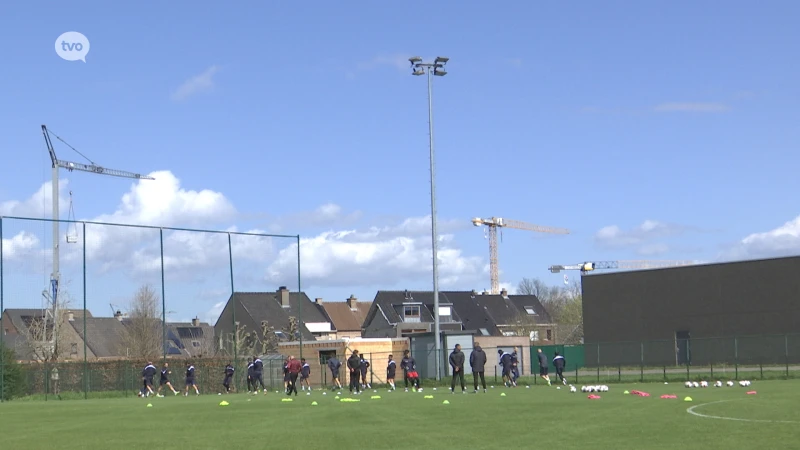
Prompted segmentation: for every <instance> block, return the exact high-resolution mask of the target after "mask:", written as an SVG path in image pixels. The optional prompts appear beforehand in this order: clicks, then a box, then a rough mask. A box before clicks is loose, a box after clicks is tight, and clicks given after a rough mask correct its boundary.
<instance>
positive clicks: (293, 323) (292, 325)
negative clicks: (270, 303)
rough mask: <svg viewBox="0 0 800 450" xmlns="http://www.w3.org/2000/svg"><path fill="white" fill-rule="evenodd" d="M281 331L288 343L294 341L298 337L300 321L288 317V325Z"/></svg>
mask: <svg viewBox="0 0 800 450" xmlns="http://www.w3.org/2000/svg"><path fill="white" fill-rule="evenodd" d="M281 331H283V333H284V334H285V335H286V336H288V338H289V340H290V341H294V340H295V339H297V338H298V337H299V336H300V321H299V320H298V319H297V317H295V316H289V323H287V324H286V326H285V327H283V329H282V330H281Z"/></svg>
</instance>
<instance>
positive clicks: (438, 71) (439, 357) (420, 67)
mask: <svg viewBox="0 0 800 450" xmlns="http://www.w3.org/2000/svg"><path fill="white" fill-rule="evenodd" d="M408 60H409V61H410V62H411V70H412V72H411V75H415V76H420V75H426V74H427V75H428V147H429V150H430V172H431V253H432V255H431V256H432V260H433V323H434V334H435V335H436V338H435V339H434V352H435V354H436V358H435V361H436V364H435V366H436V379H437V380H441V377H442V364H443V357H444V355H443V354H442V348H441V333H442V332H441V322H440V319H439V256H438V252H439V239H438V232H437V225H436V158H435V153H434V148H433V75H436V76H439V77H441V76H444V75H446V74H447V72H445V71H444V65H445V64H447V61H449V60H450V58H446V57H444V56H437V57H436V59H435V60H434V62H432V63H426V62H424V61H423V60H422V58H420V57H419V56H414V57H411V58H408Z"/></svg>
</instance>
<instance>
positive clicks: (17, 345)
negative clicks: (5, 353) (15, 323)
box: [3, 334, 33, 361]
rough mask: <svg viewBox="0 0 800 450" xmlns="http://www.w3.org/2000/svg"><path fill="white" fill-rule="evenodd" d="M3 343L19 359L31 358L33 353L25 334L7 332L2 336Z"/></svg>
mask: <svg viewBox="0 0 800 450" xmlns="http://www.w3.org/2000/svg"><path fill="white" fill-rule="evenodd" d="M3 345H5V346H6V348H8V349H10V350H11V351H13V352H14V356H15V357H16V359H17V360H20V361H29V360H31V359H33V354H32V352H31V349H30V347H29V346H28V341H27V339H26V338H25V336H23V335H21V334H7V335H5V336H3Z"/></svg>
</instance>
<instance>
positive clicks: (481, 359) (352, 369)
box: [139, 343, 567, 397]
mask: <svg viewBox="0 0 800 450" xmlns="http://www.w3.org/2000/svg"><path fill="white" fill-rule="evenodd" d="M537 353H538V354H537V359H538V363H539V376H540V377H541V378H542V379H543V380H545V381H546V382H547V384H548V386H549V385H550V384H551V382H550V376H549V374H548V368H549V363H548V360H547V356H546V355H545V354H544V353H543V352H542V349H538V352H537ZM497 356H498V365H499V366H500V367H501V368H502V377H503V384H504V385H505V386H506V387H516V386H517V379H519V377H520V370H519V356H518V354H517V349H516V347H515V348H514V350H513V351H512V352H511V353H508V352H506V351H504V350H497ZM465 361H466V358H465V355H464V353H463V352H462V351H461V345H458V344H456V346H455V348H454V349H453V352H452V353H450V357H449V363H450V367H451V369H452V374H453V377H452V380H451V382H450V390H451V391H452V392H453V393H455V389H456V382H457V381H460V385H461V392H462V393H466V386H465V380H464V364H465ZM486 362H487V357H486V353H485V352H484V351H483V349H482V348H481V346H480V344H478V343H475V347H474V348H473V350H472V352H471V353H470V355H469V363H470V366H471V368H472V375H473V387H474V392H476V393H477V392H478V382H479V381H480V384H481V387H482V388H483V392H486V378H485V375H484V374H485V367H486ZM327 365H328V369H329V370H330V372H331V378H332V383H331V389H332V390H338V389H342V382H341V381H340V372H341V369H342V363H341V362H340V361H339V359H338V358H336V357H335V356H334V357H332V358H330V359H328V361H327ZM553 366H554V367H555V368H556V375H557V376H558V378H559V380H560V381H561V382H562V383H563V384H565V385H566V384H567V379H566V378H565V377H564V367H565V366H566V359H565V358H564V356H562V355H559V354H558V352H556V353H555V355H554V358H553ZM346 367H347V370H348V373H349V376H350V380H349V381H350V384H349V389H350V392H351V393H353V394H360V393H361V392H362V390H363V389H367V388H371V386H370V383H369V381H368V380H367V374H368V373H369V367H370V363H369V361H367V360H366V359H365V358H364V356H363V355H361V354H360V353H359V351H358V350H353V352H352V353H351V355H350V357H349V358H347V361H346ZM400 368H401V370H402V371H403V381H404V383H405V391H406V392H408V389H409V385H410V386H411V389H412V390H414V391H422V388H421V386H420V380H419V372H417V362H416V360H415V359H414V357H412V356H411V352H410V351H409V350H404V351H403V358H402V359H401V360H400ZM235 370H236V369H235V368H234V367H233V364H232V363H230V362H229V363H228V364H227V365H226V366H225V370H224V378H223V381H222V386H223V388H224V392H225V393H231V392H232V389H233V388H232V386H231V382H232V380H233V376H234V373H235ZM157 372H158V370H157V369H156V367H155V366H154V365H153V363H152V362H148V363H147V365H146V366H145V368H144V369H143V370H142V389H141V391H140V392H139V396H141V397H149V396H150V395H156V396H158V397H164V395H162V394H161V390H162V389H163V388H164V386H166V387H168V388H169V389H170V390H171V391H172V393H173V394H174V395H178V394H179V393H180V391H178V390H176V389H175V388H174V386H173V385H172V382H171V381H170V375H171V373H172V372H171V370H170V368H169V363H167V362H165V363H164V365H163V367H162V368H161V377H160V379H159V385H158V389H157V390H156V391H154V390H153V385H154V379H155V375H156V373H157ZM396 375H397V364H396V363H395V361H394V357H393V355H389V359H388V362H387V365H386V383H387V384H388V385H389V390H390V391H394V390H395V389H396V385H395V376H396ZM310 376H311V366H310V365H309V364H308V363H307V362H306V359H305V358H301V359H300V360H299V361H298V360H297V359H295V357H294V356H291V355H290V356H289V357H288V358H286V360H285V361H284V364H283V384H284V392H285V394H286V395H292V394H294V395H295V396H296V395H297V394H298V392H297V383H298V379H299V382H300V387H301V390H303V391H305V390H308V391H309V392H310V391H311V384H310V383H309V377H310ZM190 389H194V392H195V394H196V395H200V389H199V388H198V387H197V384H196V383H195V368H194V365H192V364H191V362H189V361H187V362H186V374H185V380H184V393H183V395H184V396H188V395H189V390H190ZM260 389H263V392H264V394H266V393H267V387H266V385H264V362H263V361H262V360H261V359H260V358H258V357H256V356H253V357H252V358H250V359H248V360H247V392H248V394H250V393H252V394H258V393H259V391H260Z"/></svg>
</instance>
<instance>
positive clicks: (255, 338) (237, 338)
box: [228, 320, 278, 355]
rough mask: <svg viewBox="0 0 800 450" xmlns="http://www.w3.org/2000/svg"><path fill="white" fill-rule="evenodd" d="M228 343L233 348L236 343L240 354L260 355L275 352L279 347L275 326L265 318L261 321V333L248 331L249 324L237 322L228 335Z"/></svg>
mask: <svg viewBox="0 0 800 450" xmlns="http://www.w3.org/2000/svg"><path fill="white" fill-rule="evenodd" d="M228 344H229V347H230V348H231V349H232V348H233V346H234V344H235V345H236V352H237V353H238V354H239V355H251V354H255V353H258V354H260V355H264V354H268V353H274V352H275V351H277V349H278V336H277V335H276V334H275V327H273V326H272V325H270V324H269V322H268V321H266V320H264V321H262V322H261V334H260V335H259V333H258V332H257V331H247V326H246V325H242V324H239V323H237V324H236V328H235V329H234V331H233V333H230V334H229V335H228Z"/></svg>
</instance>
